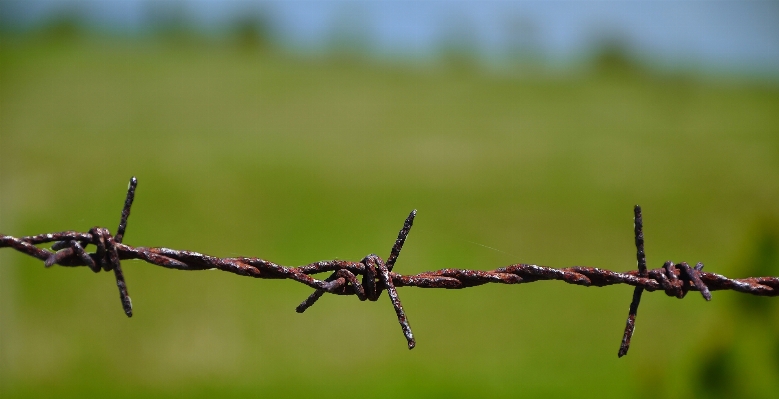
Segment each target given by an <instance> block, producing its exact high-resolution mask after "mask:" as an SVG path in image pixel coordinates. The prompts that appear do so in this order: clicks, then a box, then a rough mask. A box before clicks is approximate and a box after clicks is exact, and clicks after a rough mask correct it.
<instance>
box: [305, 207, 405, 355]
mask: <svg viewBox="0 0 779 399" xmlns="http://www.w3.org/2000/svg"><path fill="white" fill-rule="evenodd" d="M416 214H417V211H416V209H415V210H413V211H411V213H410V214H409V215H408V217H407V218H406V221H405V222H404V223H403V228H402V229H401V230H400V232H399V233H398V238H397V240H395V245H393V246H392V250H391V251H390V256H389V258H387V262H386V263H385V262H384V260H383V259H381V257H379V256H378V255H376V254H370V255H368V256H366V257H364V258H363V259H362V260H361V261H360V262H359V263H357V264H352V265H350V266H351V267H352V270H351V271H350V270H349V269H348V268H346V267H342V268H339V269H338V270H336V271H334V272H333V273H332V274H331V275H330V277H328V278H327V279H325V283H324V284H323V285H322V287H321V288H317V289H316V291H314V292H313V293H312V294H311V295H309V296H308V298H306V299H305V300H304V301H303V302H301V303H300V305H298V306H297V308H295V310H296V311H297V312H298V313H303V312H305V311H306V310H307V309H308V308H310V307H311V306H313V305H314V304H315V303H316V301H317V300H319V298H321V297H322V295H324V294H325V293H326V292H328V293H331V294H336V295H356V296H357V298H358V299H359V300H361V301H365V300H366V299H367V300H370V301H374V302H375V301H377V300H378V299H379V297H380V296H381V292H382V291H384V290H387V294H388V295H389V297H390V301H392V306H393V307H394V308H395V314H396V315H397V316H398V322H399V323H400V328H401V329H402V330H403V335H404V336H405V337H406V341H407V342H408V348H409V349H414V346H416V340H415V339H414V334H413V333H412V332H411V326H410V325H409V323H408V318H407V317H406V313H405V311H404V310H403V305H402V304H401V303H400V298H399V297H398V291H397V290H396V289H395V284H394V283H393V281H392V276H393V275H394V274H395V273H392V267H393V266H394V265H395V262H396V261H397V259H398V256H399V255H400V250H401V249H402V248H403V243H405V241H406V237H407V236H408V233H409V231H410V230H411V226H412V225H413V223H414V217H415V216H416ZM356 275H362V279H361V280H362V283H360V280H358V279H357V276H356Z"/></svg>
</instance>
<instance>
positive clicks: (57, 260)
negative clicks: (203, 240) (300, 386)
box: [0, 177, 779, 357]
mask: <svg viewBox="0 0 779 399" xmlns="http://www.w3.org/2000/svg"><path fill="white" fill-rule="evenodd" d="M137 184H138V181H137V180H136V179H135V177H133V178H132V179H131V180H130V185H129V187H128V190H127V198H126V200H125V203H124V208H123V209H122V216H121V219H120V222H119V228H118V229H117V233H116V234H115V235H113V236H112V235H111V233H110V232H109V231H108V230H107V229H105V228H102V227H93V228H92V229H90V230H89V232H87V233H80V232H76V231H65V232H60V233H50V234H41V235H37V236H28V237H21V238H16V237H12V236H7V235H2V234H0V248H3V247H11V248H14V249H16V250H17V251H19V252H22V253H25V254H27V255H30V256H32V257H35V258H38V259H40V260H43V261H44V264H45V265H46V267H50V266H52V265H55V264H57V265H60V266H68V267H76V266H87V267H89V268H90V269H91V270H92V271H94V272H95V273H97V272H99V271H100V270H101V269H102V270H104V271H111V270H113V272H114V276H115V278H116V285H117V287H118V288H119V297H120V299H121V301H122V307H123V309H124V312H125V314H127V316H128V317H131V316H132V302H131V301H130V296H129V294H128V292H127V284H126V283H125V280H124V274H123V273H122V268H121V264H120V261H121V260H127V259H140V260H143V261H145V262H147V263H151V264H153V265H157V266H162V267H166V268H170V269H178V270H207V269H218V270H222V271H226V272H230V273H235V274H238V275H242V276H250V277H255V278H263V279H291V280H294V281H297V282H299V283H302V284H305V285H307V286H309V287H311V288H314V290H315V291H314V292H313V293H312V294H311V295H310V296H309V297H308V298H306V299H305V300H304V301H303V302H302V303H301V304H300V305H298V307H297V309H296V310H297V312H298V313H303V312H305V311H306V309H308V308H309V307H311V306H312V305H314V304H315V303H316V301H317V300H318V299H319V298H321V297H322V295H324V294H325V293H330V294H335V295H356V296H357V298H358V299H360V300H361V301H364V300H366V299H367V300H371V301H376V300H378V299H379V297H380V296H381V293H382V291H384V290H386V291H387V294H388V295H389V297H390V301H391V302H392V306H393V307H394V308H395V313H396V314H397V317H398V322H399V323H400V326H401V329H402V330H403V335H404V336H405V337H406V341H407V342H408V348H409V349H412V348H414V346H415V345H416V341H415V340H414V334H413V333H412V332H411V326H410V325H409V323H408V319H407V317H406V314H405V312H404V310H403V306H402V304H401V302H400V298H399V297H398V292H397V289H396V288H397V287H420V288H446V289H461V288H468V287H475V286H478V285H483V284H488V283H500V284H523V283H532V282H535V281H540V280H560V281H563V282H566V283H568V284H576V285H583V286H587V287H589V286H595V287H603V286H607V285H614V284H627V285H632V286H634V287H635V289H634V291H633V300H632V302H631V303H630V310H629V312H628V319H627V323H626V325H625V332H624V334H623V337H622V343H621V345H620V349H619V357H622V356H624V355H626V354H627V352H628V349H629V347H630V340H631V338H632V336H633V332H634V330H635V323H636V315H637V313H638V305H639V303H640V301H641V295H642V294H643V292H644V290H646V291H655V290H663V291H664V292H665V293H666V295H668V296H673V297H677V298H684V296H685V295H686V294H687V292H688V291H698V292H700V293H701V295H702V296H703V297H704V298H705V299H706V300H707V301H709V300H711V291H717V290H733V291H737V292H742V293H746V294H752V295H760V296H779V277H749V278H744V279H730V278H727V277H725V276H722V275H719V274H715V273H706V272H703V263H700V262H699V263H697V264H696V266H695V267H690V266H689V265H688V264H687V263H686V262H681V263H678V264H675V263H674V262H671V261H667V262H665V264H664V265H663V267H661V268H658V269H652V270H647V268H646V255H645V253H644V233H643V220H642V216H641V207H639V206H638V205H636V207H635V209H634V214H635V219H634V220H635V225H634V233H635V241H636V250H637V251H636V260H637V263H638V270H634V271H629V272H624V273H620V272H614V271H610V270H605V269H599V268H595V267H584V266H574V267H566V268H559V269H556V268H551V267H546V266H538V265H531V264H521V263H519V264H514V265H510V266H507V267H502V268H499V269H495V270H489V271H482V270H467V269H441V270H437V271H431V272H423V273H419V274H415V275H402V274H398V273H395V272H393V271H392V269H393V267H394V266H395V263H396V262H397V259H398V256H399V255H400V250H401V249H402V248H403V244H404V243H405V241H406V237H407V236H408V233H409V231H410V230H411V226H412V225H413V223H414V217H415V216H416V210H414V211H412V212H411V214H409V215H408V217H407V218H406V221H405V223H404V224H403V228H402V229H401V230H400V233H399V234H398V238H397V240H395V244H394V245H393V247H392V250H391V251H390V255H389V257H388V258H387V260H386V261H384V260H383V259H382V258H380V257H379V256H377V255H374V254H371V255H368V256H366V257H365V258H363V259H362V260H361V261H360V262H350V261H343V260H330V261H320V262H315V263H311V264H308V265H304V266H299V267H288V266H281V265H277V264H275V263H273V262H270V261H267V260H264V259H260V258H247V257H236V258H217V257H213V256H209V255H205V254H201V253H198V252H192V251H180V250H175V249H170V248H149V247H131V246H129V245H125V244H123V243H122V239H123V238H124V233H125V229H126V228H127V218H128V217H129V216H130V207H131V206H132V203H133V199H134V197H135V188H136V186H137ZM50 242H53V245H52V246H51V250H48V249H44V248H38V247H37V245H39V244H44V243H50ZM88 245H94V246H95V248H96V249H95V252H93V253H87V252H86V250H85V248H86V247H87V246H88ZM325 272H330V273H331V274H330V276H329V277H327V278H326V279H325V280H319V279H316V278H314V277H311V275H313V274H318V273H325ZM357 276H361V278H358V277H357Z"/></svg>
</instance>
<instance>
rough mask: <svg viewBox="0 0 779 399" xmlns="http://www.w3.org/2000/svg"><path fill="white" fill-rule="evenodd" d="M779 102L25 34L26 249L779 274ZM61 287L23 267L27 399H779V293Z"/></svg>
mask: <svg viewBox="0 0 779 399" xmlns="http://www.w3.org/2000/svg"><path fill="white" fill-rule="evenodd" d="M778 111H779V85H776V84H773V85H772V84H768V83H764V82H763V83H761V82H756V81H749V80H743V79H736V78H725V77H723V78H717V79H714V78H705V79H704V78H697V77H695V75H694V74H692V73H688V74H661V73H648V72H645V71H644V72H642V71H641V70H640V69H636V70H632V69H628V70H625V69H618V70H608V69H607V70H602V71H600V72H597V71H595V72H587V71H584V70H582V71H581V72H579V73H571V74H528V73H526V74H521V75H519V76H517V75H516V74H512V73H509V72H506V71H504V72H500V73H498V72H485V71H484V70H482V69H479V68H475V67H468V66H465V67H456V68H455V67H451V68H448V67H446V66H445V65H432V66H419V67H412V66H403V65H399V64H398V65H387V64H384V63H379V62H376V61H366V60H355V59H349V58H347V59H332V58H312V57H298V56H291V55H288V54H282V53H277V52H273V51H265V52H249V51H245V50H242V49H239V48H234V47H230V46H218V45H213V44H212V45H193V44H189V45H177V46H173V45H170V44H165V43H163V42H158V41H152V40H148V41H143V40H141V41H99V40H87V39H84V40H75V41H64V42H47V41H35V40H4V41H3V42H2V47H1V48H0V232H2V233H3V234H10V235H14V236H22V235H31V234H39V233H44V232H54V231H61V230H79V231H86V230H88V229H89V228H91V227H92V226H104V227H107V228H109V229H110V230H112V231H115V229H116V224H117V223H118V220H119V215H120V211H121V206H122V203H123V198H124V195H125V188H126V185H127V181H128V179H129V178H130V176H137V177H138V180H139V185H138V191H137V196H136V201H135V205H134V207H133V211H132V215H131V217H130V220H129V226H128V230H127V234H126V236H125V242H126V243H127V244H129V245H134V246H165V247H170V248H177V249H191V250H195V251H199V252H203V253H207V254H211V255H217V256H238V255H241V256H257V257H262V258H265V259H269V260H272V261H274V262H277V263H280V264H283V265H299V264H306V263H309V262H313V261H317V260H323V259H335V258H338V259H349V260H359V259H361V258H362V257H363V256H365V255H367V254H369V253H377V254H379V255H380V256H382V257H386V256H387V255H388V253H389V250H390V247H391V246H392V244H393V242H394V240H395V237H396V235H397V232H398V230H399V229H400V227H401V226H402V224H403V220H404V218H405V216H406V215H407V214H408V212H409V211H411V210H412V209H417V210H418V215H417V219H416V221H415V224H414V228H413V229H412V231H411V234H410V236H409V239H408V240H407V242H406V245H405V248H404V250H403V253H402V254H401V256H400V259H399V261H398V263H397V265H396V267H395V271H397V272H400V273H418V272H422V271H425V270H435V269H441V268H473V269H485V270H486V269H493V268H497V267H501V266H506V265H509V264H512V263H520V262H522V263H535V264H541V265H549V266H554V267H565V266H573V265H586V266H597V267H603V268H609V269H615V270H632V269H635V248H634V245H633V233H632V232H633V224H632V216H633V215H632V207H633V205H634V204H641V205H642V207H643V209H644V222H645V237H646V252H647V257H648V261H649V265H650V266H651V267H659V266H661V265H662V262H663V261H665V260H674V261H677V262H680V261H688V262H697V261H703V262H704V263H705V264H706V269H705V270H707V271H713V272H717V273H721V274H725V275H728V276H732V277H747V276H754V275H773V276H776V275H779V184H778V183H779V112H778ZM123 267H124V270H125V277H126V279H127V283H128V287H129V292H130V295H131V296H132V299H133V304H134V310H135V315H134V316H133V317H132V319H128V318H127V317H126V316H125V315H124V314H123V312H122V310H121V306H120V303H119V300H118V298H117V293H116V287H115V284H114V278H113V275H112V274H111V273H100V274H93V273H92V272H91V271H89V270H88V269H86V268H79V269H71V268H62V267H53V268H51V269H44V267H43V264H42V263H41V262H39V261H37V260H34V259H31V258H29V257H26V256H23V255H21V254H19V253H16V252H13V251H12V250H10V249H6V250H3V251H0V385H1V387H0V389H2V391H1V393H2V396H3V397H4V398H12V397H88V396H95V397H118V398H121V397H138V396H139V395H145V396H148V397H214V396H219V397H243V396H252V397H257V396H269V397H281V396H299V397H312V396H314V395H316V396H317V397H323V398H325V397H327V398H329V397H344V396H348V397H353V396H355V397H356V396H361V395H364V394H366V393H369V394H370V395H371V396H376V397H400V396H403V397H441V398H444V397H446V398H452V397H475V396H484V397H571V396H577V397H598V398H610V397H613V398H624V397H627V396H631V397H669V398H682V397H690V396H697V397H707V398H710V397H718V396H722V397H729V396H732V395H734V394H735V392H736V391H738V392H739V396H740V397H753V398H768V397H773V396H774V395H775V393H776V392H777V390H779V360H777V359H779V300H777V299H773V298H751V297H750V298H745V297H744V296H743V295H740V294H736V293H733V292H714V293H713V300H712V302H710V303H706V302H705V301H704V300H703V299H702V298H701V297H700V295H698V294H697V293H694V292H693V293H691V294H690V295H689V296H688V297H687V298H685V299H684V300H682V301H679V300H677V299H675V298H669V297H666V296H665V295H664V294H663V293H661V292H655V293H646V294H645V296H644V300H643V302H642V305H641V309H640V314H639V317H638V327H637V330H636V334H635V336H634V338H633V345H632V348H631V350H630V353H629V355H628V356H627V357H625V358H622V359H618V358H617V350H618V348H619V343H620V338H621V335H622V331H623V328H624V323H625V318H626V316H627V310H628V305H629V303H630V299H631V293H632V288H631V287H627V286H613V287H606V288H584V287H579V286H570V285H566V284H563V283H560V282H538V283H535V284H527V285H520V286H498V285H491V286H482V287H476V288H471V289H467V290H452V291H447V290H422V289H415V288H401V289H399V294H400V297H401V299H402V301H403V304H404V307H405V309H406V311H407V314H408V316H409V321H410V323H411V326H412V328H413V330H414V333H415V335H416V337H417V347H416V348H415V349H414V350H412V351H409V350H407V349H406V344H405V340H404V339H403V335H402V334H401V331H400V328H399V327H398V325H397V320H396V318H395V315H394V312H393V309H392V306H391V304H390V303H389V300H388V299H387V297H386V295H384V296H382V298H381V299H380V300H379V301H378V302H375V303H373V302H364V303H363V302H360V301H358V300H357V299H356V298H355V297H336V296H326V297H324V298H322V300H320V302H319V303H318V304H317V306H315V307H313V308H311V309H310V310H309V311H307V312H306V313H305V314H302V315H301V314H297V313H295V311H294V308H295V306H296V305H297V304H298V303H299V302H300V301H301V300H303V299H304V298H305V297H306V296H307V295H308V294H309V293H310V289H308V288H307V287H304V286H302V285H300V284H297V283H294V282H292V281H284V280H255V279H250V278H246V277H239V276H236V275H231V274H227V273H221V272H216V271H200V272H182V271H174V270H167V269H163V268H159V267H153V266H150V265H148V264H145V263H141V262H138V261H126V262H124V264H123Z"/></svg>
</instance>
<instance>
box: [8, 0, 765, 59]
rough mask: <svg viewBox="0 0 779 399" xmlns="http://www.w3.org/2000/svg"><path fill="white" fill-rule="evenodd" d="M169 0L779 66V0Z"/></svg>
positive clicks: (562, 52) (431, 37)
mask: <svg viewBox="0 0 779 399" xmlns="http://www.w3.org/2000/svg"><path fill="white" fill-rule="evenodd" d="M8 4H9V3H7V4H6V6H5V7H4V11H5V12H4V13H5V14H6V15H5V16H4V19H5V20H6V21H8V20H9V19H10V20H12V21H13V22H15V23H17V24H20V25H34V24H35V23H37V22H40V21H44V20H46V19H48V18H51V17H52V16H54V15H56V14H57V13H61V12H63V10H73V9H77V10H79V12H80V13H81V14H82V15H83V16H84V18H85V19H86V20H87V21H88V22H89V23H90V24H91V25H93V26H96V27H100V28H101V29H103V30H104V31H111V30H113V31H120V32H138V31H142V30H143V29H144V28H145V27H146V26H147V23H148V15H149V12H148V10H149V8H150V7H151V6H150V5H152V4H153V3H152V2H150V1H148V0H113V1H83V0H82V1H67V0H64V1H63V0H58V1H52V0H44V1H35V0H32V1H24V2H18V3H10V4H11V6H8ZM164 4H166V5H167V6H168V7H173V8H178V9H179V10H183V11H184V13H185V15H186V16H187V19H188V20H189V21H190V22H191V23H192V24H193V25H194V26H196V27H201V28H203V29H204V30H208V31H218V29H219V28H220V27H222V26H224V25H226V24H227V23H228V22H229V21H232V20H234V19H235V18H236V17H237V16H238V15H242V14H247V13H249V14H250V13H263V14H264V15H265V16H266V17H267V18H268V19H269V20H270V21H271V23H272V26H273V28H274V30H275V32H276V33H277V34H278V38H279V40H280V41H281V42H282V43H284V44H285V45H286V46H287V47H289V48H291V49H298V50H300V51H321V50H322V49H323V48H326V46H327V45H328V43H330V42H331V41H332V37H333V35H334V33H336V32H341V33H346V34H349V33H351V34H353V35H357V36H360V38H361V40H362V42H363V43H365V44H367V47H368V49H369V50H370V51H371V52H372V53H374V54H376V55H378V56H385V57H387V56H389V57H393V56H406V57H421V58H424V57H429V56H431V55H434V54H435V52H436V51H438V50H439V49H440V48H441V45H442V43H445V42H452V41H462V42H466V43H467V44H468V45H469V46H470V48H472V49H474V50H475V51H477V52H478V53H479V54H481V55H482V56H483V57H485V58H488V59H489V58H497V57H500V56H501V55H504V54H505V53H506V51H507V48H509V47H510V46H511V43H516V42H517V40H519V42H520V43H524V44H525V45H528V44H529V45H530V46H532V47H533V48H535V49H536V50H537V51H538V52H539V53H540V54H541V55H542V56H543V57H544V58H545V59H546V60H548V61H551V62H559V63H566V62H570V61H575V60H577V59H580V58H581V57H583V56H585V55H586V54H587V53H588V52H589V51H590V50H591V49H592V47H593V46H594V44H595V42H597V40H598V39H600V38H603V37H617V38H620V39H621V40H623V41H624V42H625V43H627V44H629V47H630V49H631V51H632V52H633V55H634V56H636V57H638V58H640V59H642V60H644V61H647V62H650V63H654V64H657V65H660V66H665V67H671V68H673V67H675V66H684V67H689V66H694V67H696V68H703V69H709V70H734V71H741V72H760V73H769V74H779V2H773V1H544V2H542V1H518V2H517V1H514V2H510V1H494V2H477V1H422V2H412V1H370V2H367V1H366V2H345V1H309V2H303V1H287V2H276V1H264V2H250V1H237V0H233V1H216V0H193V1H179V2H172V1H167V2H164ZM156 6H159V3H156ZM9 10H11V11H12V12H9ZM9 14H12V15H11V16H9ZM512 40H513V42H512Z"/></svg>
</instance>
